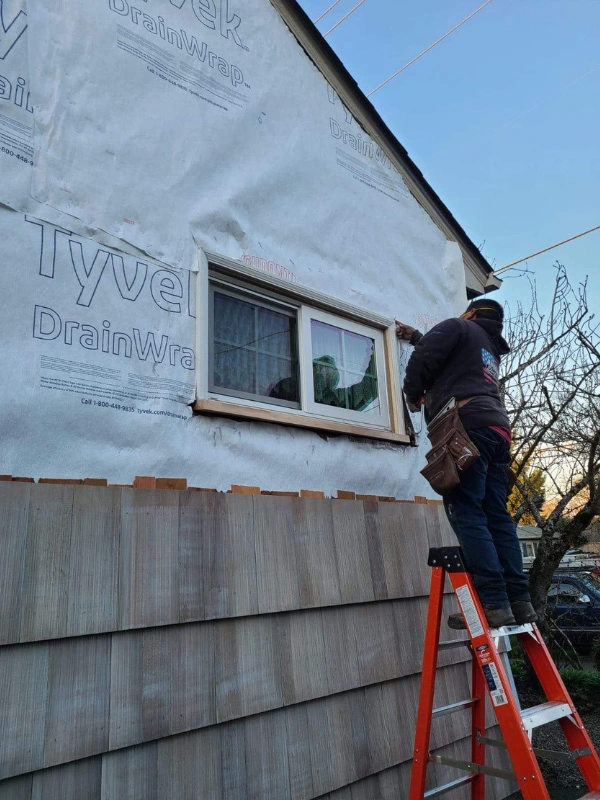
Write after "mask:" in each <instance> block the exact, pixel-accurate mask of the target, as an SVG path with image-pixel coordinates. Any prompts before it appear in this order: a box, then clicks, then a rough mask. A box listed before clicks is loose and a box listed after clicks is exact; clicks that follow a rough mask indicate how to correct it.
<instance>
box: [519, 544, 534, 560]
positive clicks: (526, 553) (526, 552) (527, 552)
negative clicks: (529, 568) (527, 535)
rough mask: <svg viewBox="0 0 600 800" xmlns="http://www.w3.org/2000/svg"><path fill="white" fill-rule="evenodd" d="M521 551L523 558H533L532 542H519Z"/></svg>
mask: <svg viewBox="0 0 600 800" xmlns="http://www.w3.org/2000/svg"><path fill="white" fill-rule="evenodd" d="M521 553H523V557H524V558H533V556H535V547H534V545H533V543H532V542H521Z"/></svg>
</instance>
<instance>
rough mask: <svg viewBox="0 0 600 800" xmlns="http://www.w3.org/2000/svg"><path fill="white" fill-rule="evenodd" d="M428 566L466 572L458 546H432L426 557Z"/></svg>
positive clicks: (448, 570) (447, 570)
mask: <svg viewBox="0 0 600 800" xmlns="http://www.w3.org/2000/svg"><path fill="white" fill-rule="evenodd" d="M427 565H428V566H429V567H442V568H443V569H445V570H446V572H466V571H467V568H466V566H465V561H464V557H463V552H462V550H461V549H460V547H432V548H431V549H430V550H429V557H428V559H427Z"/></svg>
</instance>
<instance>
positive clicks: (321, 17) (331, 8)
mask: <svg viewBox="0 0 600 800" xmlns="http://www.w3.org/2000/svg"><path fill="white" fill-rule="evenodd" d="M341 2H342V0H335V3H332V4H331V5H330V6H329V8H327V9H326V10H325V11H324V12H323V13H322V14H321V16H320V17H317V18H316V19H315V20H313V22H314V24H315V25H316V24H317V22H321V20H322V19H323V17H326V16H327V14H329V12H330V11H332V10H333V9H334V8H335V7H336V6H337V4H338V3H341Z"/></svg>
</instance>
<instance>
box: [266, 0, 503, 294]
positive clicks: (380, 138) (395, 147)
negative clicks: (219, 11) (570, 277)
mask: <svg viewBox="0 0 600 800" xmlns="http://www.w3.org/2000/svg"><path fill="white" fill-rule="evenodd" d="M271 3H272V4H273V6H275V8H276V9H277V11H278V12H279V13H280V15H281V17H282V18H283V20H284V22H285V23H286V25H287V26H288V27H289V29H290V30H291V32H292V33H293V34H294V36H295V37H296V39H297V40H298V41H299V43H300V45H301V46H302V47H303V48H304V50H305V52H306V53H307V55H308V57H309V58H310V59H311V60H312V61H313V62H314V64H315V65H316V66H317V68H318V69H319V70H320V71H321V72H322V74H323V75H324V76H325V78H326V79H327V80H328V81H329V83H330V84H331V86H332V87H333V88H334V90H335V91H336V92H337V94H338V95H339V96H340V99H341V100H342V102H343V103H344V105H345V106H346V107H347V108H348V111H350V113H351V114H352V116H353V117H354V118H355V119H356V120H357V122H358V123H359V124H360V125H361V126H362V127H363V128H364V129H365V130H366V131H367V133H368V134H369V135H370V136H371V138H372V139H374V140H375V141H376V142H377V143H378V144H379V145H380V146H381V147H382V148H384V149H385V151H386V153H387V155H388V156H389V157H390V158H391V159H392V161H393V163H394V164H395V166H396V167H397V168H398V169H399V170H400V173H401V174H402V177H403V179H404V181H405V183H406V185H407V186H408V188H409V189H410V191H411V193H412V194H413V196H414V197H415V198H416V199H417V201H418V202H419V203H420V204H421V206H422V207H423V208H424V209H425V211H426V212H427V213H428V214H429V216H430V217H431V218H432V220H433V221H434V222H435V224H436V225H437V226H438V227H439V228H440V230H442V231H443V232H444V234H445V235H446V236H447V237H448V239H450V240H451V241H456V242H458V245H459V246H460V249H461V251H462V254H463V260H464V263H465V268H466V269H465V275H466V279H467V290H468V293H469V295H470V296H474V295H476V294H481V293H483V292H489V291H493V290H494V289H498V288H499V287H500V285H501V281H500V280H499V279H498V278H496V277H495V276H494V275H493V274H492V272H493V270H492V267H491V265H490V264H489V262H488V261H487V259H485V258H484V257H483V255H482V254H481V252H480V250H479V249H478V247H477V246H476V245H475V244H474V243H473V242H472V241H471V239H470V238H469V237H468V236H467V234H466V233H465V231H464V230H463V228H462V226H461V225H460V224H459V223H458V222H457V221H456V219H455V218H454V217H453V215H452V213H451V212H450V210H449V209H448V207H447V206H446V204H445V203H444V202H443V201H442V200H441V198H440V197H439V196H438V194H437V193H436V192H435V191H434V190H433V189H432V187H431V186H430V184H429V183H428V182H427V180H426V179H425V177H424V176H423V173H422V172H421V171H420V170H419V168H418V167H417V166H416V164H415V163H414V161H413V160H412V159H411V158H410V156H409V155H408V153H407V151H406V150H405V148H404V147H403V146H402V145H401V144H400V142H399V141H398V139H397V138H396V137H395V136H394V134H393V133H392V131H391V130H390V129H389V128H388V126H387V125H386V123H385V122H384V121H383V119H382V118H381V116H380V115H379V113H378V112H377V110H376V109H375V107H374V106H373V104H372V103H371V102H370V101H369V100H368V99H367V97H366V96H365V95H364V93H363V92H362V91H361V89H359V87H358V84H357V83H356V81H355V80H354V78H353V77H352V75H350V73H349V72H348V70H347V69H346V67H345V66H344V65H343V63H342V62H341V60H340V59H339V57H338V56H337V55H336V54H335V52H334V51H333V50H332V48H331V47H330V46H329V44H328V43H327V41H326V40H325V39H324V38H323V36H322V35H321V33H320V32H319V30H318V29H317V28H316V27H315V25H314V24H313V23H312V21H311V20H310V18H309V17H308V16H307V15H306V13H305V12H304V10H303V9H302V8H301V6H300V5H299V4H298V3H297V2H296V0H271Z"/></svg>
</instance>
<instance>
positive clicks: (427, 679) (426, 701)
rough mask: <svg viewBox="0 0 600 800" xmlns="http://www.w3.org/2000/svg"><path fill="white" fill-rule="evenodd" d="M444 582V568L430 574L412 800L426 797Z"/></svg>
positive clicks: (416, 729) (411, 788) (412, 775)
mask: <svg viewBox="0 0 600 800" xmlns="http://www.w3.org/2000/svg"><path fill="white" fill-rule="evenodd" d="M444 579H445V573H444V570H443V569H442V567H434V568H433V570H432V573H431V587H430V590H429V608H428V609H427V627H426V629H425V645H424V648H423V666H422V672H421V688H420V690H419V705H418V712H417V724H416V728H415V746H414V751H413V769H412V773H411V778H410V795H409V797H410V800H422V798H423V797H424V796H425V782H426V780H427V764H428V759H429V742H430V739H431V723H432V719H433V717H432V714H433V693H434V690H435V678H436V672H437V656H438V648H437V645H438V642H439V640H440V628H441V623H442V606H443V601H444Z"/></svg>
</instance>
